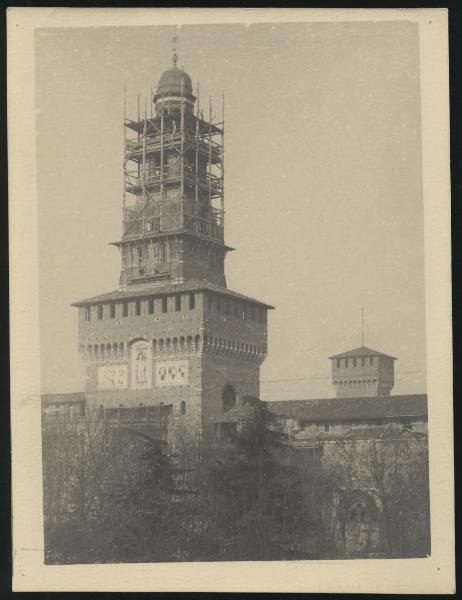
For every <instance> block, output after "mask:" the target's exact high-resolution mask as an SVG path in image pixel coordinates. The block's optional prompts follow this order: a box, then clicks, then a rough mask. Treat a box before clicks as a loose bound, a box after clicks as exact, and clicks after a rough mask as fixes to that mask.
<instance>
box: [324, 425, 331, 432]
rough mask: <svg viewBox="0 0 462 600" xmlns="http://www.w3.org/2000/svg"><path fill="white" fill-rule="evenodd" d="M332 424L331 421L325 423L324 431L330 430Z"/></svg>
mask: <svg viewBox="0 0 462 600" xmlns="http://www.w3.org/2000/svg"><path fill="white" fill-rule="evenodd" d="M329 429H330V425H329V423H324V431H329Z"/></svg>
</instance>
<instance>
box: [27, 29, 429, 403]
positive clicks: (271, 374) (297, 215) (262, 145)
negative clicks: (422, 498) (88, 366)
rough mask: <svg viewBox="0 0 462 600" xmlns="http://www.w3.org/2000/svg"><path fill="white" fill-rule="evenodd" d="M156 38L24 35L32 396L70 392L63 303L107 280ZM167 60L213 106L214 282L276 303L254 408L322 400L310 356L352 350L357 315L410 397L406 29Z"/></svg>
mask: <svg viewBox="0 0 462 600" xmlns="http://www.w3.org/2000/svg"><path fill="white" fill-rule="evenodd" d="M172 34H173V28H172V27H159V28H154V27H141V28H139V27H138V28H135V27H124V28H114V27H105V28H85V29H83V28H82V29H73V28H68V29H53V30H52V29H42V30H39V31H38V33H37V69H36V73H37V109H38V112H37V165H38V202H39V245H40V247H39V261H40V262H39V265H40V308H41V312H40V333H41V348H42V352H41V367H42V386H43V389H44V390H45V391H51V392H57V391H77V390H81V389H83V367H82V364H81V362H80V359H79V356H78V352H77V321H76V310H75V309H73V308H71V307H70V303H71V302H73V301H75V300H77V299H81V298H85V297H88V296H93V295H96V294H98V293H100V292H104V291H109V290H112V289H115V288H116V287H117V283H118V274H119V267H120V259H119V254H118V251H117V250H116V249H115V248H114V247H112V246H109V245H108V242H110V241H113V240H116V239H118V238H119V236H120V232H121V198H122V196H121V194H122V167H121V165H122V143H123V128H122V106H123V87H124V83H125V84H126V85H127V90H128V92H127V104H128V112H129V116H133V117H134V116H135V115H136V96H137V93H141V94H147V95H148V96H149V90H150V87H151V85H152V86H156V84H157V81H158V79H159V77H160V75H161V73H162V71H163V70H165V69H167V68H168V67H169V65H170V51H171V37H172ZM178 52H179V56H180V59H179V64H180V65H181V64H182V65H183V66H184V68H185V70H186V71H187V72H188V73H189V74H190V76H191V77H192V79H193V84H194V85H196V83H197V82H198V81H199V82H200V95H201V101H202V103H203V106H204V109H205V108H207V111H205V110H204V112H206V114H207V113H208V96H209V94H212V96H213V100H214V104H215V106H216V111H215V112H217V111H218V109H219V106H220V103H221V94H222V93H224V94H225V99H226V134H225V170H226V176H225V208H226V240H227V243H229V244H230V245H231V246H233V247H235V248H236V252H232V253H230V254H229V255H228V258H227V263H226V265H227V266H226V273H227V280H228V286H229V287H230V288H232V289H235V290H236V291H239V292H242V293H245V294H248V295H250V296H254V297H258V298H260V299H261V300H263V301H265V302H268V303H270V304H273V305H274V306H276V310H275V311H273V312H272V313H271V314H270V318H269V356H268V359H267V360H266V362H265V363H264V365H263V367H262V387H261V391H262V398H263V399H268V400H269V399H286V398H309V397H322V396H331V395H333V393H334V389H333V388H332V386H331V384H330V381H329V375H330V361H329V360H328V358H327V357H328V356H329V355H330V354H334V353H336V352H341V351H344V350H347V349H349V348H352V347H356V346H359V345H360V343H361V304H364V307H365V314H366V337H365V343H366V345H368V346H370V347H372V348H375V349H377V350H380V351H383V352H387V353H390V354H393V355H394V356H397V357H398V359H399V360H398V361H397V364H396V372H397V383H396V385H395V388H394V390H393V392H394V393H412V392H420V391H424V390H425V329H424V317H425V307H424V253H423V214H422V213H423V206H422V190H421V144H420V93H419V56H418V29H417V25H415V24H411V23H409V22H405V21H403V22H388V23H387V22H381V23H364V22H362V23H312V24H310V23H285V24H281V25H274V24H268V25H264V24H258V25H255V26H250V27H246V26H239V25H222V26H216V25H210V26H204V25H201V26H187V27H182V28H181V31H180V34H179V43H178ZM416 371H417V372H416ZM275 380H278V381H275Z"/></svg>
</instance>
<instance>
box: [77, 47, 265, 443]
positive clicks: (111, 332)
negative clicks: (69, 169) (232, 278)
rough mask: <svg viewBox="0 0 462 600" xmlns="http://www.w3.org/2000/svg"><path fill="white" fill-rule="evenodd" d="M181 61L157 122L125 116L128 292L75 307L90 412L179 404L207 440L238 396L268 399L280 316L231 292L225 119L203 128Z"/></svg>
mask: <svg viewBox="0 0 462 600" xmlns="http://www.w3.org/2000/svg"><path fill="white" fill-rule="evenodd" d="M177 60H178V58H177V55H176V52H175V50H174V51H173V56H172V62H173V64H172V67H171V68H170V69H168V70H167V71H165V72H164V73H163V74H162V76H161V78H160V80H159V83H158V86H157V91H156V93H155V94H154V96H153V99H152V101H153V107H152V109H151V110H150V111H149V113H150V116H148V110H147V108H145V110H144V115H142V116H141V115H140V114H138V117H137V118H136V120H130V119H128V118H125V132H126V133H125V159H124V172H125V189H124V195H123V233H122V237H121V239H120V240H119V241H117V242H113V244H114V245H116V246H117V247H118V248H119V250H120V252H121V257H122V267H121V274H120V282H119V288H118V289H117V290H115V291H112V292H109V293H105V294H101V295H99V296H95V297H93V298H88V299H86V300H81V301H79V302H76V303H75V304H74V306H77V307H78V309H79V350H80V353H81V356H82V358H83V360H84V363H85V365H86V395H87V401H88V403H89V404H90V405H93V406H94V407H95V408H98V409H99V411H100V412H101V413H103V412H104V411H105V410H106V409H108V408H112V409H114V408H117V407H140V410H143V409H146V410H147V409H149V407H153V406H154V407H156V406H160V405H162V404H163V405H170V406H171V407H172V415H173V418H174V419H176V420H178V421H179V422H183V423H185V424H186V423H187V424H191V425H193V426H194V427H196V428H198V429H200V430H206V431H208V430H210V429H212V428H213V424H214V422H215V420H216V419H219V418H220V417H221V416H222V415H223V413H224V412H226V411H227V410H229V409H230V408H231V407H232V406H233V405H234V404H235V402H236V397H238V396H240V395H241V396H242V395H252V396H257V397H258V395H259V372H260V365H261V363H262V362H263V360H264V359H265V357H266V354H267V311H268V309H270V308H272V307H271V306H269V305H268V304H265V303H263V302H260V301H258V300H255V299H253V298H249V297H246V296H244V295H242V294H238V293H236V292H232V291H231V290H228V289H227V287H226V279H225V272H224V260H225V256H226V253H227V252H228V251H229V250H231V248H230V247H229V246H227V245H226V244H225V242H224V188H223V184H224V168H223V140H224V118H222V119H221V121H219V122H213V120H214V119H213V115H212V107H211V104H210V107H209V108H210V110H209V119H208V120H206V119H204V117H203V112H202V111H201V110H200V106H199V101H198V96H199V94H198V93H197V96H195V95H194V94H193V88H192V83H191V78H190V77H189V75H188V74H187V73H185V72H184V71H183V70H182V69H180V68H179V67H178V66H177ZM138 113H140V111H138Z"/></svg>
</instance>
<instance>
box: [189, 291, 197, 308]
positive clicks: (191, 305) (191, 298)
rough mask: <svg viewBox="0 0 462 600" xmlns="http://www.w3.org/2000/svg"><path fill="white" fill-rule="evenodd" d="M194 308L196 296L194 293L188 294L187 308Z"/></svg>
mask: <svg viewBox="0 0 462 600" xmlns="http://www.w3.org/2000/svg"><path fill="white" fill-rule="evenodd" d="M195 308H196V296H195V295H194V293H191V294H189V310H194V309H195Z"/></svg>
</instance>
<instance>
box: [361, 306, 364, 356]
mask: <svg viewBox="0 0 462 600" xmlns="http://www.w3.org/2000/svg"><path fill="white" fill-rule="evenodd" d="M361 345H362V346H364V306H361Z"/></svg>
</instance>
